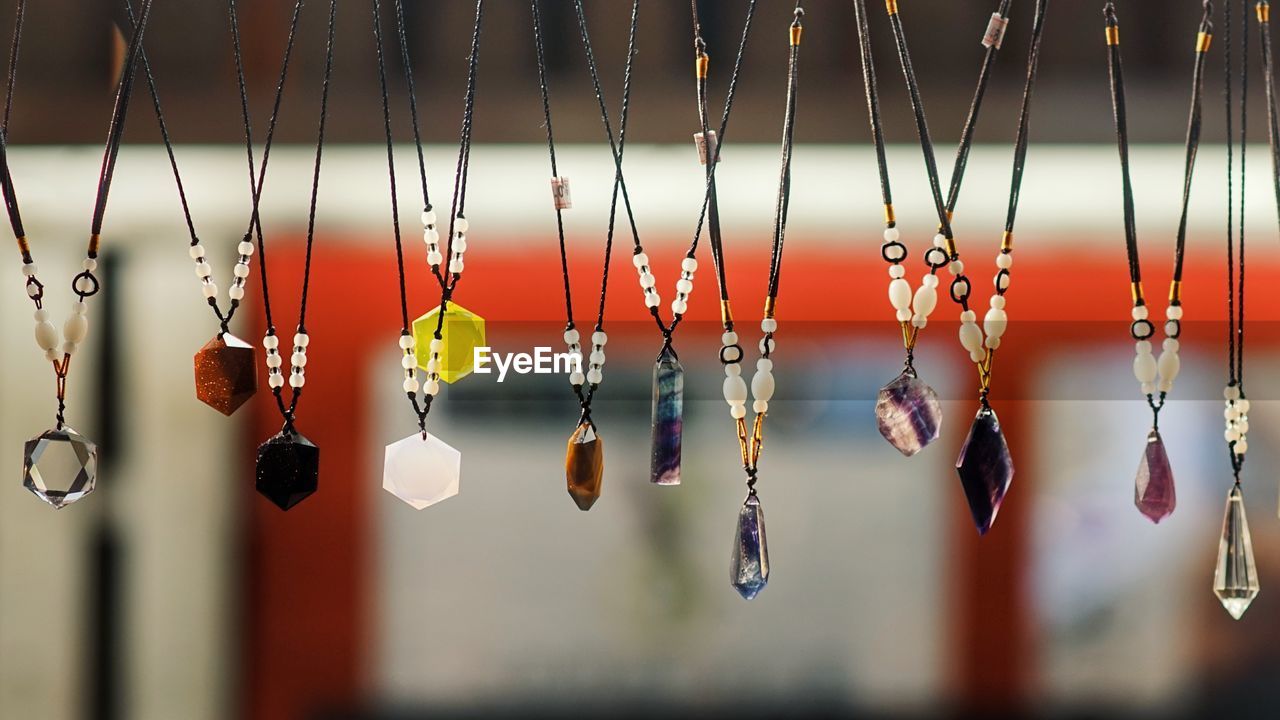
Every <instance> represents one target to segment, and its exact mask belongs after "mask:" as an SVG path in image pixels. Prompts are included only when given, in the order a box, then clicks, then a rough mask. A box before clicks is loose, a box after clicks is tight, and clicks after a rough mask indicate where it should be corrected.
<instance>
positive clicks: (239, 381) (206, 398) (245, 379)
mask: <svg viewBox="0 0 1280 720" xmlns="http://www.w3.org/2000/svg"><path fill="white" fill-rule="evenodd" d="M257 367H258V365H257V362H256V361H255V360H254V350H253V346H252V345H250V344H248V343H246V342H245V341H243V340H241V339H240V338H238V337H236V336H235V335H232V334H231V333H219V334H218V335H217V336H216V337H214V338H213V339H212V340H210V341H209V342H207V343H205V345H204V347H202V348H200V352H197V353H196V357H195V368H196V398H198V399H199V400H200V402H202V403H204V404H205V405H208V406H209V407H211V408H213V409H214V410H217V411H218V412H220V413H222V414H223V415H230V414H232V413H234V412H235V411H236V410H239V409H240V406H241V405H243V404H245V403H246V402H248V400H249V398H251V397H253V394H254V393H255V392H257V391H258V373H257Z"/></svg>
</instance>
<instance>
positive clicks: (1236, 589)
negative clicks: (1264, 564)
mask: <svg viewBox="0 0 1280 720" xmlns="http://www.w3.org/2000/svg"><path fill="white" fill-rule="evenodd" d="M1258 589H1259V588H1258V568H1257V567H1256V566H1255V565H1254V562H1253V539H1252V538H1251V537H1250V536H1249V520H1248V519H1247V518H1246V517H1245V513H1244V494H1243V493H1242V492H1241V491H1240V483H1236V484H1235V485H1234V486H1232V488H1231V492H1230V493H1228V495H1227V507H1226V510H1225V511H1224V512H1223V517H1222V538H1221V539H1220V540H1219V541H1218V565H1217V567H1216V568H1215V569H1214V572H1213V593H1214V594H1215V595H1217V596H1218V600H1219V601H1221V602H1222V607H1224V608H1226V610H1227V612H1228V613H1230V614H1231V617H1233V618H1235V619H1236V620H1239V619H1240V618H1241V616H1243V615H1244V611H1245V610H1248V609H1249V604H1250V603H1252V602H1253V599H1254V598H1255V597H1257V596H1258Z"/></svg>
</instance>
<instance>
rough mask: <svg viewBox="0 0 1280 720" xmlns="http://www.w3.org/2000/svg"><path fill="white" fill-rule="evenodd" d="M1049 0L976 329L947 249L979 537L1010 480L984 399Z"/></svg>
mask: <svg viewBox="0 0 1280 720" xmlns="http://www.w3.org/2000/svg"><path fill="white" fill-rule="evenodd" d="M1047 5H1048V0H1037V1H1036V8H1035V17H1034V19H1033V20H1032V24H1031V47H1030V49H1029V51H1028V53H1027V78H1026V83H1025V85H1024V86H1023V90H1022V104H1021V108H1020V109H1019V111H1018V130H1017V134H1016V136H1015V139H1014V145H1013V147H1014V151H1013V170H1012V173H1011V175H1012V179H1011V181H1010V187H1009V206H1008V214H1007V216H1006V219H1005V226H1004V233H1003V234H1002V235H1001V238H1000V251H999V253H998V254H997V255H996V262H995V264H996V274H995V278H994V279H993V280H992V285H993V288H994V292H993V293H992V295H991V298H990V302H989V305H990V307H989V309H988V310H987V312H986V315H985V316H984V317H983V321H982V326H981V327H979V326H978V318H977V313H976V312H974V310H973V309H971V308H970V307H969V295H970V289H971V287H972V284H971V283H970V282H969V279H968V277H967V276H966V275H965V274H964V263H963V262H961V260H960V252H959V250H958V249H957V246H956V244H955V242H954V241H953V242H952V243H951V246H950V264H949V266H948V269H949V270H950V271H951V274H952V275H954V276H955V279H954V280H952V283H951V292H950V294H951V299H952V300H953V301H955V303H956V304H958V305H959V306H960V308H961V313H960V344H961V345H962V346H963V347H964V349H965V350H966V351H968V353H969V358H970V359H971V360H972V361H973V363H974V364H975V365H976V366H977V368H978V381H979V391H978V399H979V407H978V413H977V415H976V416H975V417H974V419H973V424H972V425H971V426H970V427H969V434H968V436H967V437H966V438H965V441H964V444H963V445H962V446H961V447H960V455H959V457H958V458H957V459H956V473H957V474H958V475H959V476H960V484H961V486H962V487H963V488H964V494H965V499H966V500H967V502H968V504H969V512H970V514H971V515H972V516H973V522H974V525H975V526H976V527H977V529H978V534H980V535H985V534H986V533H987V532H988V531H989V530H991V526H992V524H993V523H994V522H995V520H996V514H997V513H998V512H999V511H1000V505H1001V504H1002V503H1003V502H1004V497H1005V494H1006V493H1007V492H1008V490H1009V484H1010V482H1012V480H1013V458H1012V457H1011V456H1010V455H1009V444H1008V442H1006V440H1005V436H1004V431H1003V430H1001V428H1000V419H999V418H998V417H997V416H996V411H995V410H994V409H993V408H992V407H991V404H990V402H989V401H988V399H987V396H988V394H989V393H990V390H991V371H992V365H993V363H994V362H995V355H996V350H997V349H999V347H1000V343H1001V340H1002V338H1003V336H1004V333H1005V330H1006V329H1007V328H1008V325H1009V317H1008V314H1007V312H1006V310H1005V294H1006V293H1007V292H1008V291H1009V281H1010V278H1011V275H1010V270H1011V269H1012V268H1013V229H1014V222H1015V221H1016V219H1017V215H1018V199H1019V198H1020V196H1021V190H1022V176H1023V171H1024V169H1025V168H1026V159H1027V146H1028V138H1029V135H1028V132H1029V129H1030V121H1031V96H1032V91H1033V90H1034V88H1035V82H1036V70H1037V68H1038V67H1039V63H1040V43H1041V40H1042V38H1043V37H1044V19H1045V10H1046V7H1047Z"/></svg>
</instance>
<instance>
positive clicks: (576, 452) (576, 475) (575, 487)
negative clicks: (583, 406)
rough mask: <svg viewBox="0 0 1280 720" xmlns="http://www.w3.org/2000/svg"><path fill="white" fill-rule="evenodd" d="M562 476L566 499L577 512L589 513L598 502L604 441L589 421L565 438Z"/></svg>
mask: <svg viewBox="0 0 1280 720" xmlns="http://www.w3.org/2000/svg"><path fill="white" fill-rule="evenodd" d="M564 474H565V479H566V480H567V481H568V484H569V496H570V497H572V498H573V501H574V502H575V503H577V504H578V509H579V510H590V509H591V506H592V505H595V504H596V501H597V500H599V499H600V481H601V479H602V478H603V476H604V440H603V439H602V438H601V437H600V436H599V435H597V434H596V428H595V426H594V425H592V424H591V423H590V422H583V423H580V424H579V425H578V429H577V430H574V431H573V435H571V436H569V448H568V450H567V451H566V452H565V455H564Z"/></svg>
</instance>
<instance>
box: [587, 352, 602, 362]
mask: <svg viewBox="0 0 1280 720" xmlns="http://www.w3.org/2000/svg"><path fill="white" fill-rule="evenodd" d="M588 360H589V361H590V362H591V364H592V365H604V353H603V352H601V351H599V350H593V351H591V356H590V357H589V358H588Z"/></svg>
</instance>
